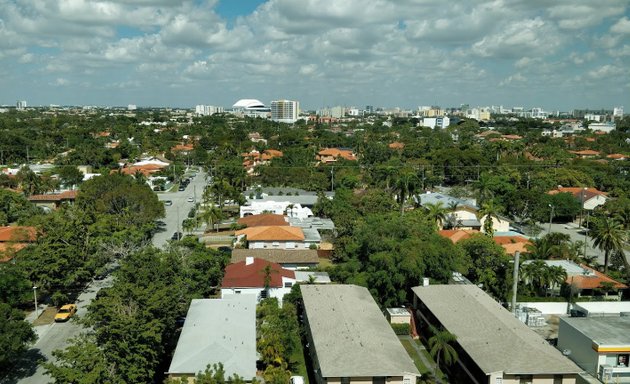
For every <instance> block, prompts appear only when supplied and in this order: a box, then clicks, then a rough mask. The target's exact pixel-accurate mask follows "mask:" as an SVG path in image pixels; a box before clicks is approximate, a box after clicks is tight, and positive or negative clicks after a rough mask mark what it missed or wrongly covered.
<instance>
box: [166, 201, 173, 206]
mask: <svg viewBox="0 0 630 384" xmlns="http://www.w3.org/2000/svg"><path fill="white" fill-rule="evenodd" d="M164 205H165V206H167V207H170V206H171V205H173V200H164Z"/></svg>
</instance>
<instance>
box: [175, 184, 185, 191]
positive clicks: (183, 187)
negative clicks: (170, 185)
mask: <svg viewBox="0 0 630 384" xmlns="http://www.w3.org/2000/svg"><path fill="white" fill-rule="evenodd" d="M177 190H178V191H180V192H182V191H185V190H186V186H185V185H181V184H180V186H179V188H177Z"/></svg>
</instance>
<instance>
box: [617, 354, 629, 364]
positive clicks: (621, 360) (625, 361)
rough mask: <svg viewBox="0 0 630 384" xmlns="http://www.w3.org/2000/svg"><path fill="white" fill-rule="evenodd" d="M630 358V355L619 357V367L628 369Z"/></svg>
mask: <svg viewBox="0 0 630 384" xmlns="http://www.w3.org/2000/svg"><path fill="white" fill-rule="evenodd" d="M628 356H629V354H627V353H626V354H623V355H617V366H618V367H628Z"/></svg>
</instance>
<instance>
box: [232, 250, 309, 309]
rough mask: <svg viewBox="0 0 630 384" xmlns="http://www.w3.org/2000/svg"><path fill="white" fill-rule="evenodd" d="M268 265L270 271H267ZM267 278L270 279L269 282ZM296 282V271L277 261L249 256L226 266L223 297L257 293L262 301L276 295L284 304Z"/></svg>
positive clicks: (257, 296) (258, 298)
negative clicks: (283, 299) (286, 296)
mask: <svg viewBox="0 0 630 384" xmlns="http://www.w3.org/2000/svg"><path fill="white" fill-rule="evenodd" d="M267 267H269V268H268V273H267V272H266V271H265V269H266V268H267ZM265 280H268V281H267V284H265ZM296 282H297V279H296V277H295V271H292V270H289V269H284V268H282V266H280V264H277V263H272V262H270V261H266V260H263V259H257V258H253V257H247V258H245V260H244V261H241V262H238V263H234V264H230V265H228V266H227V267H226V268H225V274H224V275H223V282H222V283H221V298H225V297H226V296H228V295H256V298H257V300H259V301H260V300H261V299H265V298H268V297H275V298H277V299H278V302H279V303H280V305H282V298H283V297H284V295H286V294H287V293H289V292H291V287H293V285H294V284H295V283H296ZM265 285H267V286H265Z"/></svg>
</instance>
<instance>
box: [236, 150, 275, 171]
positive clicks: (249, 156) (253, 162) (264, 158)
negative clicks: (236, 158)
mask: <svg viewBox="0 0 630 384" xmlns="http://www.w3.org/2000/svg"><path fill="white" fill-rule="evenodd" d="M282 156H284V154H283V153H282V152H281V151H278V150H276V149H265V150H264V151H263V152H262V153H260V152H258V151H257V150H255V149H254V150H252V151H251V152H249V153H242V154H241V157H242V158H243V167H245V169H246V170H247V173H249V174H253V173H254V168H255V167H256V166H258V165H263V164H269V162H270V161H271V159H273V158H276V157H282Z"/></svg>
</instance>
